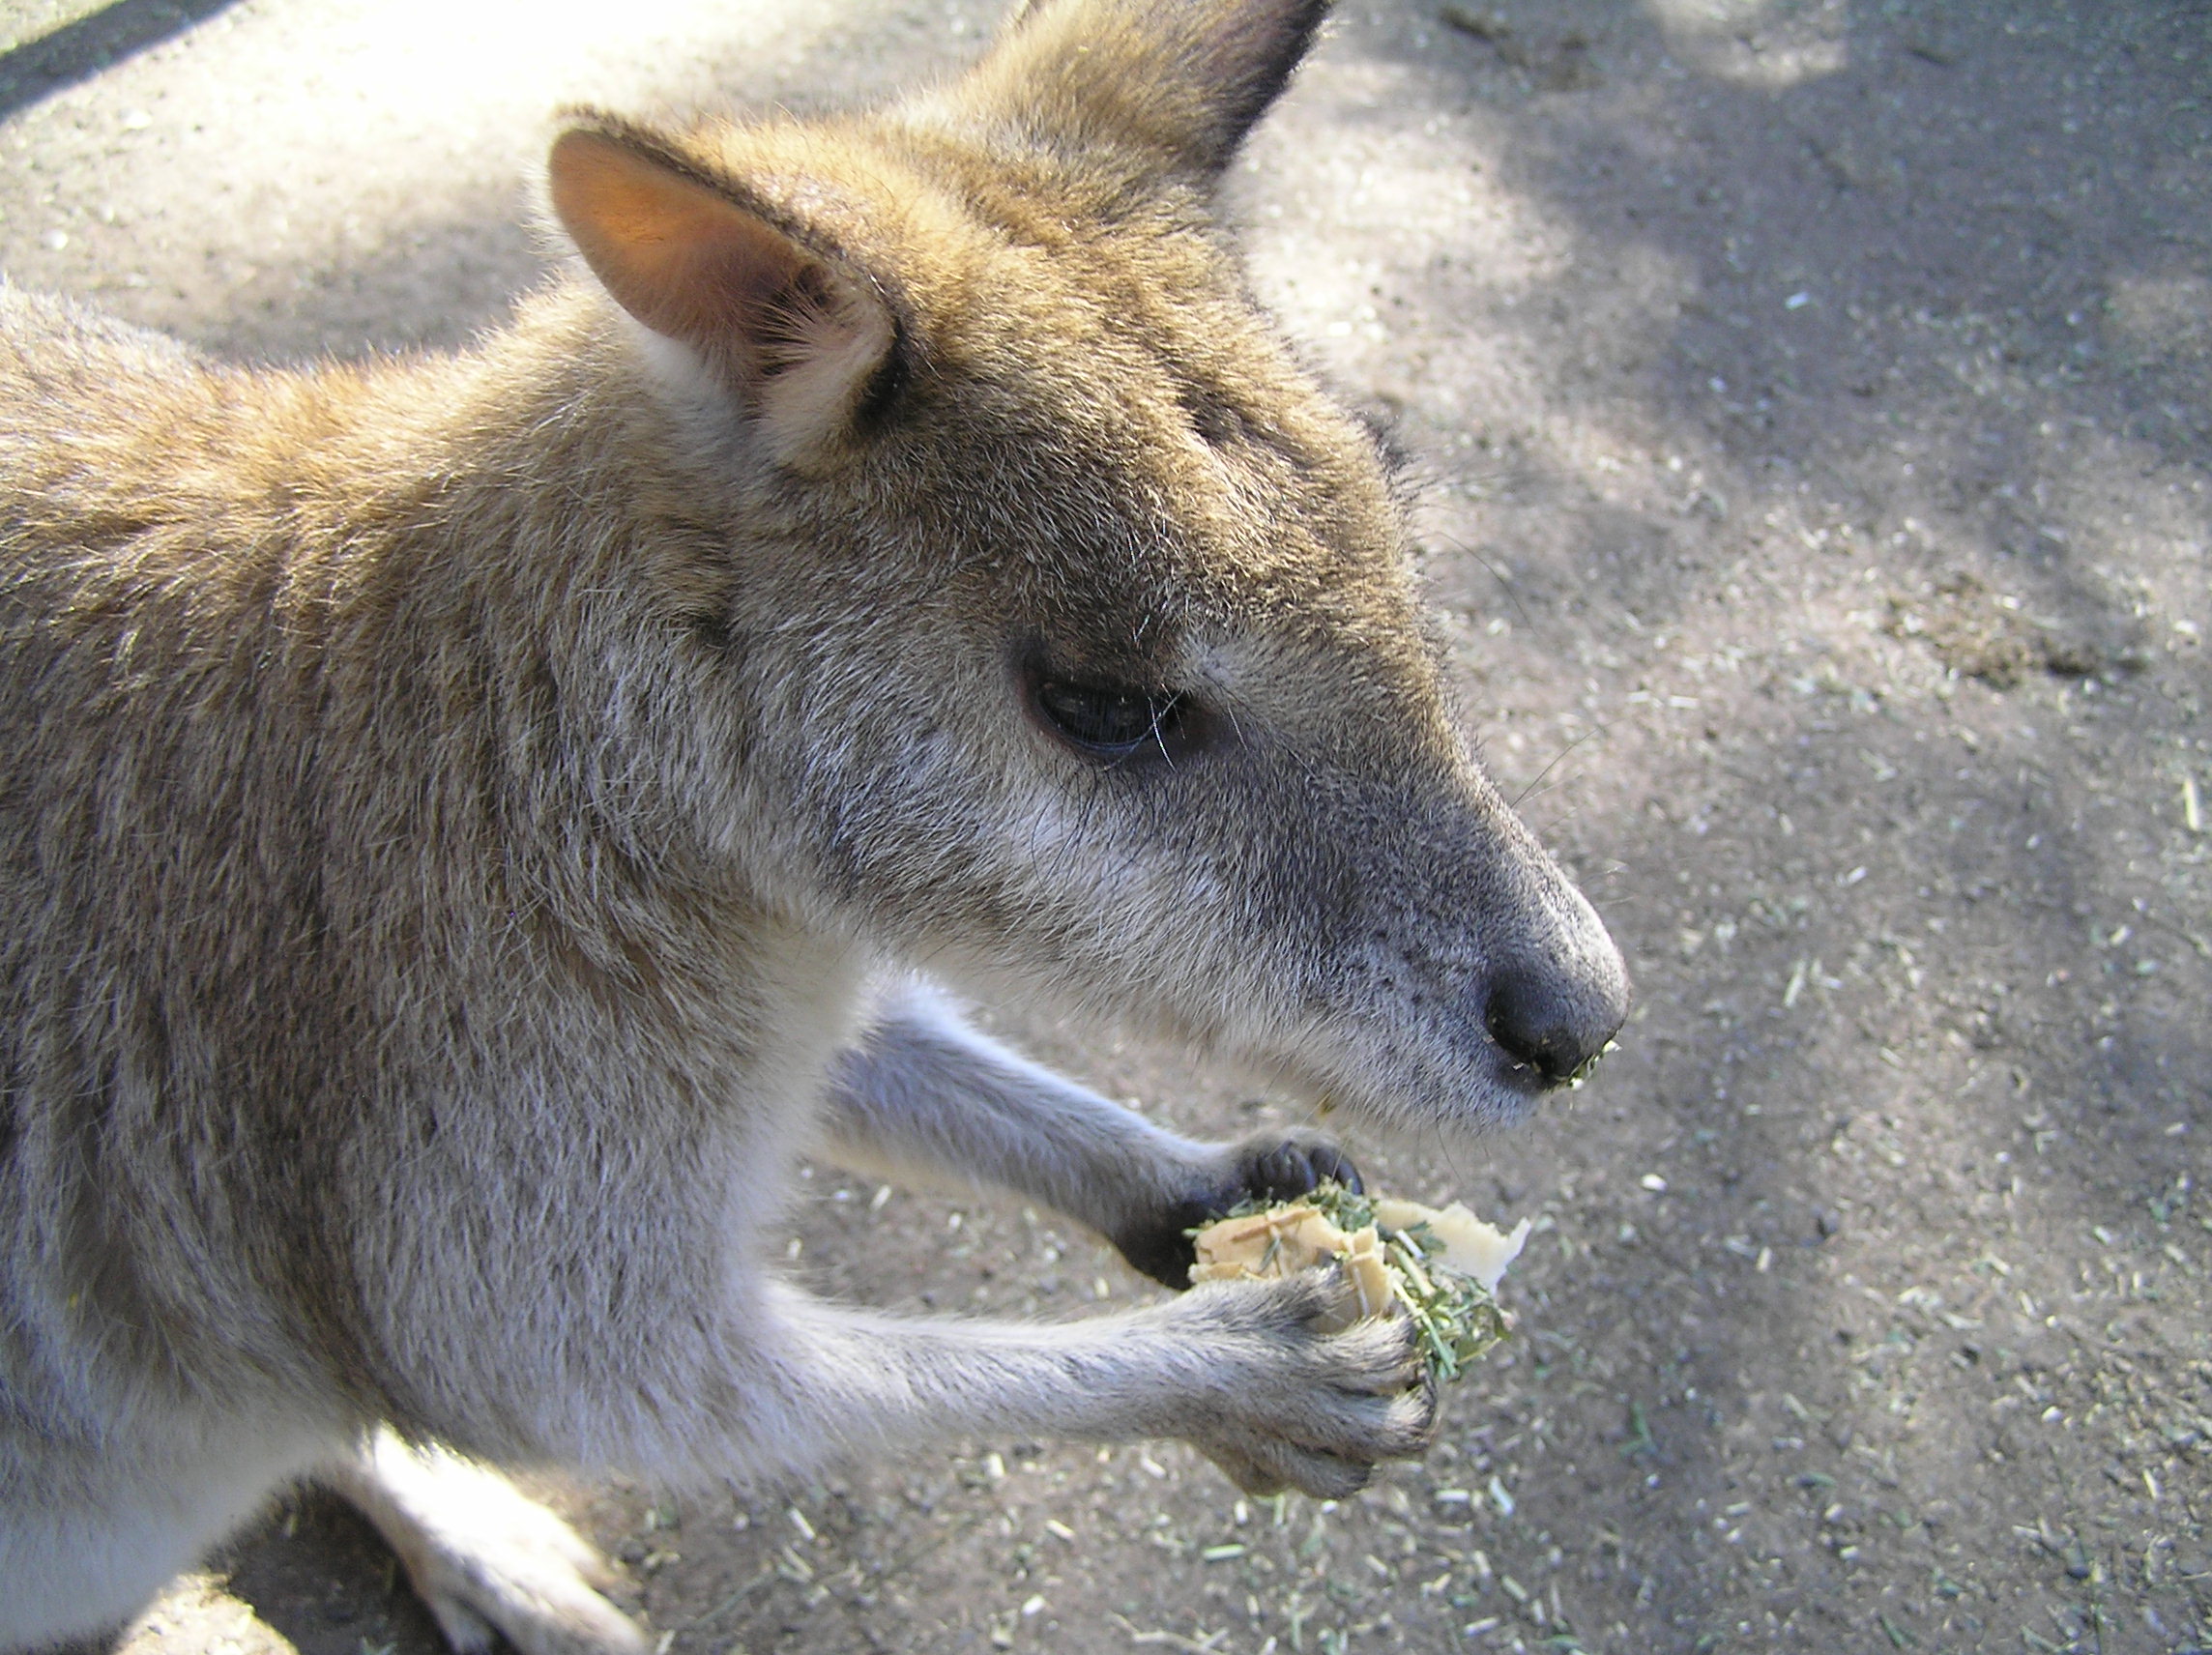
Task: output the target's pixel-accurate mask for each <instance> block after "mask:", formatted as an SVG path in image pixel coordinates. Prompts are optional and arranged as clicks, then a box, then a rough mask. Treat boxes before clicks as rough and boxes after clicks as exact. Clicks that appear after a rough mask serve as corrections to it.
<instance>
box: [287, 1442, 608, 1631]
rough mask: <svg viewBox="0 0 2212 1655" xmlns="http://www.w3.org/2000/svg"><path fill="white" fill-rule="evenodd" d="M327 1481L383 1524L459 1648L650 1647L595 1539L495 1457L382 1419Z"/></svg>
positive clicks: (411, 1577) (409, 1575) (427, 1603)
mask: <svg viewBox="0 0 2212 1655" xmlns="http://www.w3.org/2000/svg"><path fill="white" fill-rule="evenodd" d="M321 1481H322V1482H323V1483H324V1484H325V1485H326V1486H327V1487H329V1488H330V1489H332V1490H333V1491H335V1493H337V1494H338V1495H342V1496H343V1497H344V1498H345V1499H346V1500H348V1501H349V1502H351V1503H352V1504H353V1505H355V1506H356V1507H358V1508H359V1509H360V1511H361V1513H362V1515H363V1516H364V1517H366V1518H367V1519H368V1520H369V1522H371V1523H372V1524H375V1525H376V1527H377V1530H378V1532H380V1533H381V1534H382V1535H383V1536H384V1538H385V1539H386V1541H388V1542H389V1543H390V1544H391V1547H392V1549H393V1552H395V1553H398V1555H399V1560H400V1562H401V1563H402V1564H404V1565H405V1566H406V1569H407V1578H408V1580H409V1581H410V1582H412V1583H413V1585H414V1587H415V1591H416V1595H417V1596H419V1597H420V1598H422V1602H423V1604H424V1605H425V1606H427V1608H428V1609H429V1611H430V1613H431V1614H432V1615H433V1616H434V1617H435V1618H436V1620H437V1622H438V1626H439V1628H440V1630H442V1631H443V1632H444V1633H445V1635H446V1641H447V1642H448V1643H450V1644H451V1645H452V1646H453V1648H454V1650H455V1651H456V1652H458V1655H476V1652H477V1651H480V1650H488V1649H490V1648H491V1647H492V1646H493V1643H494V1636H495V1634H496V1635H498V1636H500V1637H504V1638H506V1640H508V1641H509V1643H511V1644H512V1645H513V1646H514V1647H515V1648H516V1649H517V1650H520V1651H521V1652H522V1655H642V1651H644V1650H645V1649H646V1648H647V1647H648V1642H647V1640H646V1637H645V1634H644V1633H643V1632H641V1631H640V1630H639V1629H638V1627H637V1626H636V1624H635V1623H634V1622H632V1621H631V1620H630V1619H629V1617H628V1616H627V1615H626V1614H624V1613H623V1612H622V1611H620V1610H618V1609H616V1608H615V1606H614V1605H613V1604H611V1603H609V1602H608V1601H607V1600H606V1599H605V1598H604V1597H602V1596H601V1595H600V1588H602V1587H606V1586H610V1585H612V1584H613V1583H614V1580H615V1574H614V1570H613V1569H612V1567H611V1566H610V1565H609V1564H608V1563H607V1561H606V1559H604V1558H603V1557H601V1556H600V1555H599V1554H598V1553H597V1551H596V1550H594V1548H593V1547H592V1545H591V1543H590V1542H589V1541H587V1540H585V1539H584V1537H583V1536H582V1535H580V1534H578V1533H577V1532H576V1531H575V1530H574V1529H573V1528H571V1527H569V1526H568V1524H566V1523H564V1522H563V1521H562V1520H561V1519H560V1518H558V1517H556V1516H555V1515H554V1514H553V1513H552V1512H550V1511H548V1510H546V1509H545V1507H543V1506H541V1505H539V1504H538V1502H537V1501H536V1500H533V1499H530V1498H529V1497H527V1496H526V1495H523V1494H522V1492H521V1491H520V1490H518V1489H517V1488H515V1486H514V1485H513V1484H512V1483H510V1482H509V1481H508V1480H507V1479H506V1478H505V1477H503V1476H501V1475H500V1474H499V1473H498V1472H497V1471H494V1470H492V1469H491V1468H490V1467H489V1466H480V1465H477V1464H476V1463H475V1462H473V1461H469V1460H463V1459H461V1458H460V1457H458V1456H457V1455H454V1454H451V1453H448V1452H447V1451H446V1450H444V1449H442V1448H434V1447H433V1448H411V1447H409V1446H408V1445H407V1444H406V1443H404V1442H402V1441H400V1439H399V1438H398V1437H395V1436H394V1435H393V1433H392V1432H390V1431H388V1430H379V1431H378V1432H377V1433H376V1434H375V1435H374V1436H373V1437H370V1438H369V1439H368V1440H367V1441H366V1442H365V1443H364V1444H363V1446H362V1449H361V1452H360V1453H359V1454H358V1455H357V1456H356V1457H355V1458H354V1459H352V1460H350V1461H348V1462H346V1463H344V1464H343V1465H340V1466H334V1467H333V1468H331V1469H330V1470H329V1471H327V1472H326V1473H324V1475H323V1476H322V1478H321Z"/></svg>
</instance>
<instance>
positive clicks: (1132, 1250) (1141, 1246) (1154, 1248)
mask: <svg viewBox="0 0 2212 1655" xmlns="http://www.w3.org/2000/svg"><path fill="white" fill-rule="evenodd" d="M1222 1153H1223V1155H1224V1157H1225V1159H1226V1162H1227V1165H1226V1166H1225V1167H1223V1168H1221V1169H1220V1170H1219V1171H1217V1172H1216V1173H1215V1174H1214V1175H1213V1176H1211V1177H1208V1179H1206V1180H1205V1181H1204V1182H1202V1183H1200V1184H1199V1185H1198V1186H1197V1187H1196V1188H1194V1189H1192V1190H1190V1191H1188V1192H1187V1193H1185V1194H1184V1195H1183V1196H1182V1197H1181V1198H1180V1199H1179V1200H1177V1201H1174V1202H1171V1203H1169V1204H1167V1205H1165V1206H1163V1207H1161V1208H1160V1209H1159V1210H1158V1211H1155V1212H1152V1213H1150V1214H1148V1215H1147V1216H1146V1217H1145V1219H1144V1220H1143V1221H1142V1222H1140V1223H1137V1224H1133V1225H1131V1226H1130V1227H1128V1228H1127V1229H1125V1230H1123V1231H1121V1233H1119V1234H1116V1235H1115V1236H1114V1244H1115V1246H1117V1247H1119V1248H1121V1256H1122V1257H1123V1258H1124V1259H1127V1260H1128V1261H1129V1263H1130V1265H1131V1267H1132V1268H1135V1269H1138V1270H1141V1271H1143V1272H1144V1273H1145V1274H1146V1275H1148V1276H1150V1277H1151V1278H1152V1280H1154V1281H1156V1282H1161V1283H1164V1284H1165V1285H1166V1286H1168V1287H1171V1288H1187V1287H1188V1286H1190V1267H1191V1265H1192V1264H1193V1263H1195V1262H1196V1261H1197V1258H1198V1252H1197V1249H1196V1248H1195V1247H1194V1246H1193V1245H1192V1243H1191V1238H1190V1233H1191V1231H1193V1230H1195V1229H1197V1228H1199V1227H1200V1226H1201V1225H1205V1224H1210V1223H1211V1222H1212V1221H1213V1220H1214V1219H1216V1218H1220V1217H1222V1216H1223V1215H1225V1214H1226V1213H1228V1212H1229V1210H1230V1209H1231V1208H1233V1207H1235V1206H1237V1205H1238V1204H1240V1203H1242V1202H1247V1201H1250V1202H1259V1203H1262V1204H1266V1203H1270V1202H1278V1201H1295V1200H1296V1199H1297V1198H1298V1197H1299V1196H1301V1195H1306V1194H1309V1193H1310V1192H1311V1191H1313V1190H1314V1189H1315V1188H1316V1187H1318V1186H1319V1185H1321V1184H1323V1183H1325V1182H1331V1181H1333V1182H1336V1183H1340V1184H1342V1185H1344V1186H1345V1187H1346V1188H1347V1189H1353V1190H1356V1189H1360V1188H1362V1187H1364V1186H1363V1185H1362V1184H1361V1182H1360V1177H1359V1169H1358V1168H1357V1167H1355V1166H1353V1164H1352V1161H1351V1158H1350V1157H1349V1156H1347V1155H1346V1154H1345V1152H1344V1151H1343V1150H1342V1149H1340V1148H1338V1147H1336V1145H1335V1144H1334V1143H1332V1142H1331V1141H1330V1140H1328V1139H1326V1138H1324V1137H1323V1136H1322V1135H1321V1134H1320V1133H1318V1132H1309V1131H1307V1130H1305V1129H1304V1128H1303V1127H1294V1128H1293V1129H1291V1130H1290V1131H1288V1132H1260V1133H1255V1134H1254V1135H1253V1136H1251V1137H1249V1138H1246V1139H1244V1140H1242V1141H1241V1142H1239V1143H1237V1144H1235V1145H1231V1146H1228V1147H1226V1148H1225V1149H1224V1150H1223V1151H1222Z"/></svg>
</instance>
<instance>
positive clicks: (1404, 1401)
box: [700, 1271, 1436, 1496]
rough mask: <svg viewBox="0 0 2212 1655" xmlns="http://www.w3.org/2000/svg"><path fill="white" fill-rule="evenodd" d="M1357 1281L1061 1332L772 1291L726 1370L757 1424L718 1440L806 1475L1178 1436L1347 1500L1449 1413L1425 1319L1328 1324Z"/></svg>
mask: <svg viewBox="0 0 2212 1655" xmlns="http://www.w3.org/2000/svg"><path fill="white" fill-rule="evenodd" d="M1342 1292H1343V1288H1342V1285H1341V1283H1340V1282H1339V1281H1338V1280H1337V1279H1336V1278H1334V1277H1333V1276H1331V1275H1329V1274H1327V1273H1325V1272H1322V1271H1308V1272H1306V1273H1305V1274H1304V1275H1302V1276H1299V1277H1296V1278H1294V1279H1292V1280H1289V1281H1282V1282H1268V1283H1259V1282H1237V1283H1210V1284H1208V1285H1207V1286H1205V1287H1202V1288H1199V1289H1195V1290H1193V1291H1192V1292H1189V1293H1187V1294H1185V1295H1184V1296H1182V1297H1180V1298H1178V1299H1173V1300H1169V1301H1165V1302H1161V1303H1156V1304H1151V1305H1147V1306H1144V1307H1141V1308H1139V1309H1136V1310H1132V1311H1125V1312H1122V1313H1121V1314H1119V1315H1114V1316H1105V1317H1097V1318H1091V1319H1087V1320H1084V1321H1073V1322H1065V1323H1061V1324H1057V1325H1054V1324H1039V1323H1034V1322H993V1321H965V1320H956V1319H952V1318H947V1317H929V1318H913V1317H900V1316H894V1315H889V1314H887V1313H882V1312H875V1311H866V1310H857V1309H854V1308H852V1307H849V1306H845V1305H836V1304H830V1303H827V1302H825V1301H822V1300H819V1299H815V1298H811V1297H809V1296H807V1295H805V1294H803V1293H800V1292H796V1291H794V1290H792V1289H789V1288H787V1287H784V1286H782V1285H781V1284H772V1285H767V1286H765V1288H764V1290H763V1292H762V1293H761V1295H760V1297H759V1298H758V1299H756V1300H755V1301H754V1304H753V1306H752V1314H751V1316H750V1317H748V1319H747V1325H746V1326H745V1328H744V1330H743V1331H744V1340H743V1344H742V1347H740V1348H739V1350H738V1351H737V1353H736V1354H737V1359H736V1361H735V1362H734V1363H733V1365H732V1367H731V1369H730V1370H729V1372H728V1373H727V1374H726V1375H725V1376H724V1378H723V1380H722V1383H723V1384H725V1385H726V1386H727V1387H728V1391H727V1403H726V1405H725V1406H733V1405H734V1406H735V1407H736V1408H738V1409H739V1410H740V1411H741V1412H742V1415H743V1416H744V1417H743V1418H742V1422H740V1423H742V1429H741V1430H740V1431H737V1432H733V1433H731V1434H729V1435H728V1436H727V1437H724V1438H723V1443H717V1444H706V1443H703V1444H701V1445H700V1446H701V1449H702V1450H703V1451H704V1452H705V1453H707V1454H708V1455H709V1456H711V1457H712V1456H713V1455H715V1454H716V1453H717V1451H718V1452H719V1453H721V1454H727V1453H728V1452H729V1447H730V1446H735V1447H737V1450H738V1453H739V1455H740V1456H741V1457H742V1459H743V1460H745V1461H748V1462H753V1463H752V1464H749V1465H747V1466H745V1467H744V1468H745V1469H747V1470H753V1471H756V1472H757V1471H760V1470H766V1469H770V1468H771V1467H770V1466H766V1465H762V1464H759V1462H760V1461H763V1460H766V1459H770V1458H771V1457H772V1458H773V1459H776V1460H780V1461H782V1462H783V1464H782V1465H780V1466H775V1467H773V1468H774V1469H778V1470H792V1471H805V1470H810V1469H812V1468H813V1466H814V1464H816V1463H818V1462H820V1461H821V1460H823V1459H827V1458H842V1457H845V1456H850V1455H858V1456H860V1457H872V1456H875V1455H878V1454H882V1453H886V1452H895V1451H898V1450H904V1449H912V1448H915V1447H918V1446H922V1445H926V1444H934V1443H941V1442H945V1441H946V1440H952V1439H958V1438H969V1437H1006V1436H1007V1435H1008V1434H1009V1433H1012V1434H1018V1435H1023V1436H1033V1437H1047V1438H1051V1437H1057V1438H1061V1439H1062V1440H1074V1441H1092V1442H1124V1441H1131V1440H1137V1439H1142V1438H1145V1437H1180V1438H1182V1439H1184V1440H1186V1441H1189V1442H1191V1443H1193V1444H1194V1445H1195V1446H1197V1447H1198V1448H1200V1449H1201V1450H1202V1451H1203V1452H1205V1453H1207V1454H1208V1455H1209V1456H1211V1457H1212V1458H1213V1459H1214V1460H1215V1461H1216V1462H1217V1463H1219V1464H1220V1465H1221V1466H1223V1468H1224V1469H1226V1470H1228V1471H1229V1472H1230V1474H1231V1475H1232V1476H1234V1477H1236V1478H1237V1481H1238V1482H1240V1483H1242V1484H1243V1485H1244V1486H1245V1487H1246V1488H1248V1489H1253V1490H1255V1491H1257V1492H1261V1493H1267V1492H1272V1491H1274V1490H1276V1489H1279V1488H1282V1487H1284V1486H1286V1485H1295V1486H1296V1487H1298V1488H1301V1489H1304V1490H1306V1491H1307V1492H1308V1493H1311V1494H1315V1495H1324V1496H1332V1495H1342V1494H1345V1493H1349V1492H1351V1491H1352V1490H1354V1489H1357V1488H1359V1487H1360V1486H1361V1485H1363V1484H1364V1483H1365V1482H1366V1481H1367V1478H1368V1475H1369V1471H1370V1468H1371V1467H1372V1466H1373V1465H1374V1463H1375V1462H1376V1461H1377V1460H1379V1459H1383V1458H1391V1457H1398V1456H1403V1455H1408V1454H1414V1453H1418V1452H1419V1451H1420V1449H1421V1447H1422V1445H1423V1444H1424V1443H1425V1441H1426V1440H1427V1437H1428V1435H1429V1433H1430V1431H1431V1429H1432V1428H1433V1426H1434V1423H1435V1417H1436V1398H1435V1393H1434V1390H1433V1388H1432V1387H1430V1386H1428V1385H1426V1384H1425V1383H1424V1382H1423V1368H1422V1365H1421V1360H1420V1357H1419V1356H1418V1354H1417V1353H1416V1350H1415V1346H1414V1340H1413V1334H1412V1323H1411V1321H1409V1320H1408V1319H1407V1318H1404V1317H1394V1318H1385V1319H1377V1320H1370V1321H1360V1322H1355V1323H1353V1325H1352V1326H1351V1327H1350V1328H1347V1329H1345V1330H1344V1331H1342V1332H1338V1333H1323V1332H1319V1331H1317V1330H1316V1328H1315V1327H1314V1325H1313V1322H1314V1320H1315V1318H1316V1317H1318V1316H1320V1315H1321V1314H1322V1313H1323V1312H1324V1310H1327V1309H1329V1308H1331V1307H1332V1306H1333V1305H1335V1304H1336V1302H1337V1300H1338V1299H1339V1298H1340V1296H1341V1294H1342ZM723 1444H728V1445H729V1446H724V1445H723Z"/></svg>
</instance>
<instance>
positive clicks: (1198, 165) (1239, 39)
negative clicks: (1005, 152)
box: [953, 0, 1329, 182]
mask: <svg viewBox="0 0 2212 1655" xmlns="http://www.w3.org/2000/svg"><path fill="white" fill-rule="evenodd" d="M1328 8H1329V0H1021V4H1020V5H1018V6H1017V8H1016V10H1015V12H1014V13H1013V15H1012V16H1011V18H1010V19H1009V20H1008V22H1007V24H1006V27H1005V30H1004V34H1003V35H1002V36H1001V37H1000V40H999V44H997V46H995V47H994V48H993V50H992V51H991V53H990V55H988V56H987V57H985V58H984V59H983V61H982V62H981V63H980V64H978V65H976V67H975V69H974V70H973V71H971V72H970V73H969V74H968V76H967V78H966V79H965V80H964V81H963V82H962V83H961V84H960V85H959V86H958V87H957V88H956V89H955V91H954V93H953V98H954V100H955V102H956V103H957V104H958V105H960V106H961V107H963V108H964V109H965V110H967V111H968V112H969V113H970V114H972V115H975V116H978V117H981V118H983V119H986V120H1000V121H1011V122H1013V123H1014V124H1016V125H1018V126H1022V127H1026V128H1028V129H1029V130H1030V131H1032V132H1033V134H1034V135H1035V136H1036V137H1037V138H1039V139H1040V140H1042V141H1044V142H1046V143H1048V144H1054V145H1064V146H1067V147H1071V148H1075V149H1078V150H1093V149H1096V148H1099V147H1101V146H1105V145H1119V146H1122V147H1129V146H1135V147H1137V148H1139V149H1143V150H1150V151H1151V152H1152V153H1153V154H1154V155H1155V156H1157V157H1158V158H1159V160H1160V161H1161V162H1162V163H1163V164H1164V165H1165V166H1166V167H1167V168H1168V169H1170V170H1172V171H1176V172H1179V173H1182V174H1184V175H1186V176H1188V177H1191V178H1193V179H1194V180H1196V181H1199V182H1208V181H1210V180H1211V179H1212V178H1214V177H1215V176H1216V175H1218V174H1219V173H1220V172H1221V170H1222V169H1223V168H1224V167H1226V166H1227V165H1228V164H1229V161H1230V159H1231V158H1232V157H1233V156H1234V155H1235V154H1236V153H1237V145H1238V144H1239V143H1241V142H1242V141H1243V139H1244V134H1245V133H1246V132H1248V131H1251V130H1252V127H1253V124H1254V123H1255V122H1257V121H1258V120H1259V119H1260V117H1261V116H1262V115H1264V114H1266V110H1267V106H1268V105H1269V104H1270V103H1272V102H1274V101H1275V99H1276V98H1277V97H1278V96H1280V95H1281V93H1282V90H1283V88H1284V87H1285V86H1286V85H1287V84H1289V82H1290V78H1291V73H1292V72H1293V71H1294V70H1295V69H1296V68H1297V66H1298V63H1299V60H1300V59H1302V58H1303V57H1304V56H1305V54H1306V49H1307V48H1308V47H1309V46H1310V45H1312V44H1313V38H1314V31H1315V30H1317V29H1318V28H1319V27H1320V26H1321V20H1322V18H1323V17H1324V15H1326V14H1327V12H1328Z"/></svg>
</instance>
